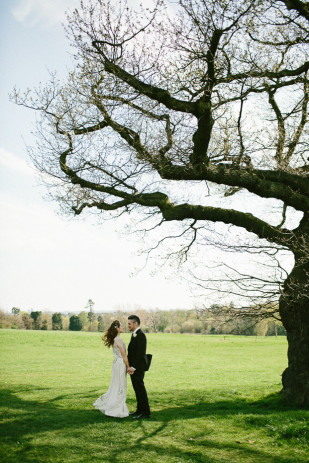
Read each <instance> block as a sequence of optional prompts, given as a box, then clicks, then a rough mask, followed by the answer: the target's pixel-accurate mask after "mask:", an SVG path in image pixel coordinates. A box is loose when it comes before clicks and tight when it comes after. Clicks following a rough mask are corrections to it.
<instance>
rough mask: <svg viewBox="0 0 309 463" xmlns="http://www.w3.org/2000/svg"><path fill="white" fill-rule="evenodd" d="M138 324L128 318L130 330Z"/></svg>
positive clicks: (133, 329) (134, 328)
mask: <svg viewBox="0 0 309 463" xmlns="http://www.w3.org/2000/svg"><path fill="white" fill-rule="evenodd" d="M137 326H138V323H137V322H134V321H133V320H128V328H129V330H130V331H135V330H136V328H137Z"/></svg>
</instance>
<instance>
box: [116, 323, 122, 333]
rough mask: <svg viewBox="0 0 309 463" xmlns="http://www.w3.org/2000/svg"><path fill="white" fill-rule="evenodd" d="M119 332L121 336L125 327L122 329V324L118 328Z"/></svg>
mask: <svg viewBox="0 0 309 463" xmlns="http://www.w3.org/2000/svg"><path fill="white" fill-rule="evenodd" d="M117 331H118V333H119V334H120V333H123V327H122V325H121V324H120V326H118V327H117Z"/></svg>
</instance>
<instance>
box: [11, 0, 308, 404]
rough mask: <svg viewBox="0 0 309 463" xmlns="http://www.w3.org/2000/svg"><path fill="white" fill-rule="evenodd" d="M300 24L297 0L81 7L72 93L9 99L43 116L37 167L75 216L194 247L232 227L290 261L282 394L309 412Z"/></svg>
mask: <svg viewBox="0 0 309 463" xmlns="http://www.w3.org/2000/svg"><path fill="white" fill-rule="evenodd" d="M171 5H172V6H171ZM308 20H309V9H308V2H303V1H300V0H263V1H260V0H179V1H178V2H171V4H169V2H167V3H166V4H164V2H163V1H161V0H160V1H158V2H157V3H156V5H154V7H153V8H152V9H141V10H139V11H138V12H137V11H132V10H130V9H129V8H128V7H127V5H126V4H124V3H123V2H120V1H119V4H118V3H117V2H115V1H111V0H110V1H108V0H107V1H103V0H96V1H93V2H83V3H81V5H80V7H79V8H78V9H76V10H75V11H74V12H73V13H72V14H70V15H69V16H68V26H67V32H68V35H69V37H70V38H71V40H72V42H73V44H74V46H75V50H76V53H75V58H76V66H75V69H74V70H73V71H72V72H71V73H70V74H69V76H68V79H67V82H66V83H65V84H60V83H59V82H58V81H57V79H56V77H55V76H54V75H53V76H52V77H51V81H50V83H49V85H47V86H46V87H45V88H42V89H37V90H35V91H33V92H32V93H29V92H27V93H26V94H25V95H21V94H18V92H16V99H17V102H18V103H19V104H22V105H25V106H27V107H31V108H34V109H36V110H37V111H38V112H39V113H40V114H41V116H42V117H41V118H40V119H39V120H38V137H39V138H38V147H37V149H34V150H33V153H32V156H33V159H34V162H35V164H36V166H37V167H38V168H39V169H40V170H41V171H42V172H43V173H45V174H47V175H48V177H49V179H50V181H51V183H52V184H53V185H52V186H53V189H52V193H53V195H54V197H55V198H56V199H57V200H58V201H60V202H61V203H62V205H64V206H65V207H67V208H68V210H70V211H71V212H72V211H73V212H74V213H75V214H77V215H78V214H81V213H82V212H83V211H84V210H86V209H88V210H89V209H90V210H98V211H102V213H103V214H109V215H112V216H118V215H119V214H122V213H125V212H127V213H130V212H131V211H132V209H133V208H137V209H138V210H139V211H143V210H144V211H145V212H146V214H149V215H151V216H152V217H158V221H159V222H160V223H165V222H170V221H178V222H180V223H182V224H184V225H185V227H186V229H187V230H189V231H191V232H192V233H193V239H194V236H195V235H196V230H197V227H200V228H201V227H205V228H207V227H209V224H210V223H218V222H220V223H221V224H226V237H228V235H229V233H230V234H231V236H232V234H233V233H234V231H235V229H237V227H240V228H242V229H243V230H245V231H246V232H248V236H252V234H254V235H255V236H256V237H257V238H258V239H259V240H261V243H262V244H263V246H266V245H265V243H266V242H267V243H268V244H269V246H270V247H273V246H274V247H280V248H282V249H287V250H289V251H290V252H291V253H292V254H293V256H294V261H295V265H294V268H293V270H292V271H291V273H290V274H289V275H288V277H287V279H286V281H285V282H284V285H283V290H282V292H281V294H280V301H279V302H280V304H279V306H280V316H281V319H282V322H283V324H284V327H285V329H286V331H287V337H288V343H289V347H288V368H287V369H286V370H285V371H284V373H283V376H282V383H283V391H284V393H285V395H286V397H287V398H288V399H289V400H293V401H296V402H297V403H299V404H304V403H308V402H309V302H308V295H309V293H308V289H309V288H308V270H309V262H308V254H309V252H308V249H309V214H308V211H309V197H308V196H309V188H308V172H309V163H308V124H307V122H308V116H307V113H308V98H309V96H308V85H309V83H308V78H307V74H308V69H309V61H308V43H309V33H308V30H309V27H308V26H309V24H308ZM45 178H46V176H45ZM205 182H206V185H207V186H208V195H205ZM212 194H214V196H213V197H212ZM239 195H242V197H243V195H246V197H247V202H246V204H245V208H244V201H242V202H241V203H239V204H240V206H239V205H238V206H237V197H238V196H239ZM234 200H235V201H234ZM233 201H234V202H233ZM269 204H272V205H274V207H275V208H277V211H278V208H280V209H281V212H282V214H281V216H282V217H281V219H280V220H278V214H277V213H274V214H272V213H271V211H270V210H269V207H268V206H269ZM250 207H251V210H250ZM267 207H268V209H267ZM264 208H266V209H264ZM267 211H268V212H267ZM293 211H294V216H295V217H299V218H298V223H297V224H296V225H295V224H294V225H292V226H290V225H289V223H291V221H290V222H289V221H288V220H287V217H288V216H291V214H292V213H293ZM297 213H298V215H297ZM292 215H293V214H292ZM231 225H232V227H231ZM222 226H223V225H222ZM226 239H227V238H226ZM278 297H279V295H278Z"/></svg>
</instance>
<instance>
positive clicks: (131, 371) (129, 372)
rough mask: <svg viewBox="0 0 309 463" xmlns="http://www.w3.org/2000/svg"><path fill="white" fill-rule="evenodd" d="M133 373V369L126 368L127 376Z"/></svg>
mask: <svg viewBox="0 0 309 463" xmlns="http://www.w3.org/2000/svg"><path fill="white" fill-rule="evenodd" d="M134 371H135V368H132V367H129V368H127V373H128V375H133V374H134Z"/></svg>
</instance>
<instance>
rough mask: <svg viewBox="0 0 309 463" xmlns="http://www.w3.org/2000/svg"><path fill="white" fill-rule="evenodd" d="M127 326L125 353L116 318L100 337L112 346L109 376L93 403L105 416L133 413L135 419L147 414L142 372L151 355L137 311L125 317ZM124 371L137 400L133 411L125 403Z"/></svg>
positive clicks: (145, 368) (146, 399) (123, 416)
mask: <svg viewBox="0 0 309 463" xmlns="http://www.w3.org/2000/svg"><path fill="white" fill-rule="evenodd" d="M128 328H129V330H130V331H131V332H132V336H131V341H130V343H129V346H128V355H127V353H126V346H125V343H124V342H123V340H122V339H121V337H120V334H121V333H122V332H123V327H122V326H121V323H120V322H119V321H118V320H115V321H113V323H112V324H111V326H110V327H109V328H108V330H107V331H106V333H105V334H104V336H103V338H102V339H103V341H104V344H105V345H106V346H107V347H111V346H112V347H113V353H114V362H113V367H112V377H111V382H110V385H109V388H108V391H107V392H106V394H103V395H101V397H99V398H98V399H97V400H96V401H95V402H94V404H93V405H94V407H95V408H97V409H98V410H100V411H101V412H102V413H105V415H108V416H114V417H117V418H125V417H127V416H129V415H133V418H134V419H138V420H140V419H143V418H149V417H150V408H149V403H148V397H147V392H146V389H145V384H144V376H145V371H147V370H148V369H149V366H150V362H151V356H150V355H146V345H147V341H146V336H145V334H144V333H143V332H142V330H141V329H140V319H139V317H138V316H137V315H130V316H129V317H128ZM127 373H128V374H129V375H130V377H131V381H132V386H133V389H134V392H135V396H136V401H137V408H136V411H135V412H134V413H129V410H128V407H127V404H126V397H127V376H126V375H127Z"/></svg>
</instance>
